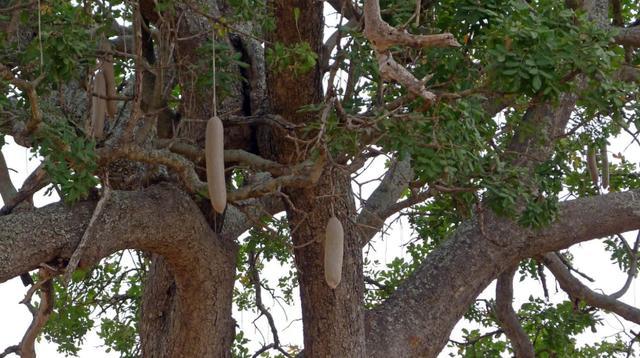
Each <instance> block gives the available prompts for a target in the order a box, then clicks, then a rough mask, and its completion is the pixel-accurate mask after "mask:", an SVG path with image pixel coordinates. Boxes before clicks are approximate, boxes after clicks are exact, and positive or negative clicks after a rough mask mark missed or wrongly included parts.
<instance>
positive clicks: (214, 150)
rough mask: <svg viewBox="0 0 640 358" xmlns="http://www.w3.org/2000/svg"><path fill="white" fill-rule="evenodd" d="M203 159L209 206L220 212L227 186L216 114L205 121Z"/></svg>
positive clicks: (218, 120) (220, 134) (224, 202)
mask: <svg viewBox="0 0 640 358" xmlns="http://www.w3.org/2000/svg"><path fill="white" fill-rule="evenodd" d="M205 159H206V162H207V187H208V188H209V199H210V200H211V206H213V209H214V210H215V211H216V212H218V213H220V214H221V213H222V212H223V211H224V208H225V206H226V205H227V186H226V185H225V181H224V128H223V127H222V121H221V120H220V118H218V117H217V116H214V117H211V118H209V121H208V122H207V133H206V136H205Z"/></svg>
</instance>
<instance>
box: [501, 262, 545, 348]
mask: <svg viewBox="0 0 640 358" xmlns="http://www.w3.org/2000/svg"><path fill="white" fill-rule="evenodd" d="M515 273H516V266H513V267H511V268H509V269H507V270H505V271H504V272H503V273H501V274H500V276H498V282H497V285H496V311H495V312H496V318H497V319H498V321H499V323H500V327H502V328H503V329H504V333H505V334H506V335H507V337H508V338H509V340H510V341H511V346H512V347H513V351H514V353H515V356H516V357H518V358H529V357H531V358H533V357H535V351H534V349H533V344H531V340H530V339H529V336H528V335H527V333H526V332H525V331H524V329H522V325H520V321H519V320H518V316H517V315H516V312H515V311H514V310H513V307H512V306H511V303H512V301H513V276H514V275H515Z"/></svg>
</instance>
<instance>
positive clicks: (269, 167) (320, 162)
mask: <svg viewBox="0 0 640 358" xmlns="http://www.w3.org/2000/svg"><path fill="white" fill-rule="evenodd" d="M172 148H176V147H175V146H174V147H172ZM181 148H182V149H183V150H186V149H189V151H190V152H191V153H192V154H196V155H197V156H198V157H199V158H203V157H204V154H203V153H202V150H201V149H196V148H189V147H188V146H187V145H186V144H185V145H182V146H181ZM198 153H202V154H198ZM98 155H99V157H100V158H101V161H103V162H104V161H110V160H115V159H123V158H124V159H129V160H135V161H139V162H143V163H149V164H159V165H165V166H167V167H168V168H170V169H172V170H174V171H175V172H176V173H178V175H179V176H180V178H181V179H182V181H183V183H184V185H185V187H186V188H187V190H188V191H189V192H191V193H199V194H202V195H204V196H207V197H208V191H207V184H206V183H205V182H203V181H202V180H200V178H199V177H198V174H197V172H196V168H195V165H194V163H193V162H191V161H190V160H188V159H187V158H185V157H183V156H182V155H179V154H176V153H173V152H171V151H169V150H166V149H145V148H142V147H138V146H134V145H130V146H119V147H114V148H106V147H105V148H102V149H100V150H99V151H98ZM227 160H232V161H236V160H237V161H240V162H242V163H245V164H247V165H249V166H250V167H251V168H259V169H264V170H265V171H268V172H273V173H276V174H280V176H277V177H275V178H273V179H271V180H268V181H265V182H260V183H256V184H254V185H250V186H245V187H242V188H240V189H238V190H235V191H232V192H230V193H229V194H228V195H227V200H228V201H229V202H238V201H241V200H244V199H249V198H256V197H262V196H264V195H267V194H270V193H273V192H276V191H279V190H280V189H281V188H283V187H294V188H301V187H308V186H312V185H313V184H315V183H316V182H317V181H318V179H320V175H321V174H322V169H323V168H324V164H325V160H324V157H320V158H318V159H316V160H315V161H311V160H307V161H304V162H302V163H299V164H298V165H294V166H291V167H287V168H285V167H283V166H282V165H280V164H278V163H275V162H271V161H269V160H267V159H264V158H262V157H259V156H257V155H254V154H251V153H248V152H245V151H242V150H229V151H225V161H227Z"/></svg>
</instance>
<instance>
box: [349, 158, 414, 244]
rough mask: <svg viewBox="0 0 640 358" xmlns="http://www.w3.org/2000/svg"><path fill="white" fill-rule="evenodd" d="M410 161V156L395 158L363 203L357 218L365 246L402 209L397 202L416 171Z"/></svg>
mask: <svg viewBox="0 0 640 358" xmlns="http://www.w3.org/2000/svg"><path fill="white" fill-rule="evenodd" d="M410 161H411V159H410V157H409V156H407V157H405V158H403V159H402V160H398V159H394V160H393V162H392V164H391V167H390V168H389V170H388V171H387V173H386V174H385V176H384V178H383V179H382V182H381V183H380V185H378V187H377V188H376V190H374V192H373V193H372V194H371V196H369V198H368V199H367V201H366V202H365V203H364V204H363V206H362V212H361V213H360V215H359V216H358V219H357V223H358V225H360V227H361V230H362V234H361V240H362V243H361V244H362V245H363V246H364V245H366V244H367V243H368V242H369V241H370V240H371V238H373V236H374V235H375V234H376V233H377V232H378V231H380V228H382V225H384V221H385V220H386V219H387V218H388V217H389V216H391V215H393V214H394V213H395V212H397V211H398V210H401V209H402V207H399V206H397V205H396V202H397V201H398V199H399V198H400V196H401V195H402V192H403V191H404V190H405V189H406V188H407V187H408V186H409V183H410V182H411V181H412V180H413V177H414V173H413V169H412V168H411V165H410ZM407 200H409V199H407ZM405 207H406V206H405Z"/></svg>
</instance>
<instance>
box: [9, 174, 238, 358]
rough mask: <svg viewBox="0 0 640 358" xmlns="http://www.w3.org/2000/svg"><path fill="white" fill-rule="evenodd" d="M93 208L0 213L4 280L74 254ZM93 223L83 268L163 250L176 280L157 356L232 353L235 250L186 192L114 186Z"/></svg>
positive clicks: (82, 205) (85, 204)
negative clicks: (124, 253) (123, 253)
mask: <svg viewBox="0 0 640 358" xmlns="http://www.w3.org/2000/svg"><path fill="white" fill-rule="evenodd" d="M94 206H95V202H82V203H79V204H76V205H73V206H72V207H66V206H64V205H60V204H56V205H50V206H47V207H44V208H41V209H38V210H35V211H29V212H22V213H16V214H11V215H7V216H3V217H0V226H2V228H3V230H2V231H1V232H0V282H4V281H6V280H8V279H10V278H12V277H14V276H17V275H18V274H20V273H22V272H26V271H29V270H32V269H35V268H37V267H38V265H40V264H42V263H47V262H56V260H57V259H59V258H69V257H70V256H71V254H72V252H73V250H74V249H75V247H76V246H77V244H78V243H79V240H80V238H81V237H82V234H83V232H84V230H85V229H86V226H87V224H88V222H89V218H90V217H91V214H92V212H93V208H94ZM159 208H162V210H158V209H159ZM176 220H177V221H176ZM176 222H180V223H181V225H175V223H176ZM95 225H96V227H95V229H96V230H95V232H96V233H97V234H96V235H95V236H94V237H92V238H91V239H90V243H89V245H88V247H87V248H86V250H85V252H84V255H83V257H82V260H81V265H83V266H85V267H87V266H90V265H92V264H94V263H96V262H97V261H99V260H100V259H101V258H103V257H105V256H108V255H109V254H111V253H113V252H116V251H118V250H123V249H137V250H143V251H148V252H152V253H156V254H158V255H161V256H162V257H163V258H164V260H165V261H166V263H167V266H168V267H169V269H170V270H171V273H172V275H173V277H174V278H175V292H176V302H175V308H174V309H175V317H174V318H175V319H174V320H173V321H172V325H171V326H170V327H168V328H167V329H168V331H169V335H168V336H167V339H168V340H169V341H168V342H167V344H166V347H167V351H164V352H162V355H158V356H163V357H223V356H227V355H228V354H229V347H230V344H231V340H230V339H229V333H230V332H233V331H232V330H231V328H232V327H233V321H232V319H231V295H232V292H233V290H232V288H233V281H234V267H235V248H234V246H233V244H231V243H228V242H223V241H221V240H220V239H219V238H218V237H217V236H216V234H215V233H213V232H212V231H211V229H210V228H209V225H208V224H207V222H206V220H205V219H204V217H203V216H202V214H201V213H200V210H199V209H198V207H197V206H196V205H195V203H194V202H193V201H192V200H191V199H190V198H189V197H188V196H187V195H185V194H184V193H183V192H181V191H180V190H178V189H176V188H175V187H173V186H170V185H166V184H165V185H159V186H154V187H151V188H149V189H145V190H143V191H134V192H123V191H114V192H113V194H112V197H111V199H110V200H109V201H108V202H106V203H105V206H104V211H103V215H101V216H100V217H99V218H98V219H97V220H96V222H95ZM144 324H145V323H143V325H144ZM231 339H232V337H231Z"/></svg>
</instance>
